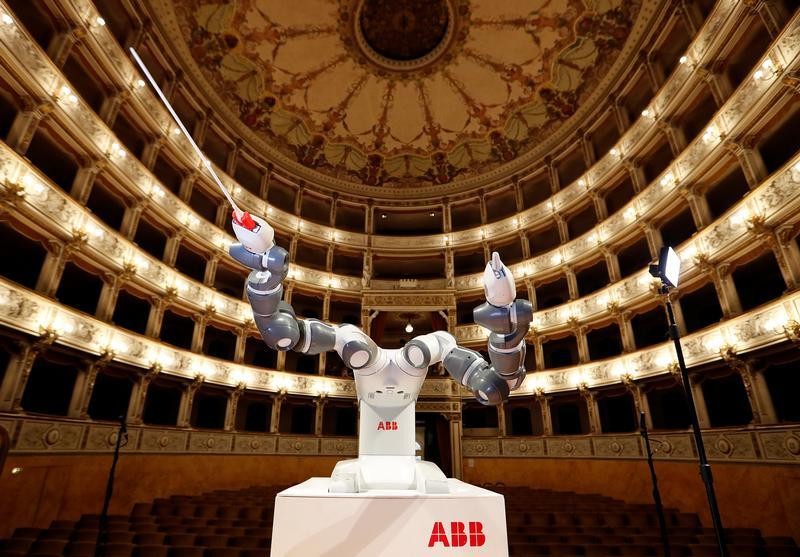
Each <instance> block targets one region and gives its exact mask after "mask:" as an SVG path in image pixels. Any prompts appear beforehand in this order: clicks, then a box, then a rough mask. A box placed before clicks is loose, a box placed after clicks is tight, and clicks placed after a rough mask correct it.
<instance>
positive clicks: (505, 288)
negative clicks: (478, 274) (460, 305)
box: [483, 252, 517, 307]
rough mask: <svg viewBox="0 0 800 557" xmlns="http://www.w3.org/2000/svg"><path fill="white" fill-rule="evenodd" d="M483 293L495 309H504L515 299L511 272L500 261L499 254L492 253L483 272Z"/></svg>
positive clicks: (515, 290) (515, 291)
mask: <svg viewBox="0 0 800 557" xmlns="http://www.w3.org/2000/svg"><path fill="white" fill-rule="evenodd" d="M483 291H484V292H485V294H486V301H487V302H489V303H490V304H492V305H493V306H495V307H505V306H508V305H509V304H511V303H512V302H513V301H514V298H516V297H517V289H516V287H515V286H514V277H513V276H511V271H510V270H509V269H508V267H506V266H505V265H504V264H503V262H502V261H501V260H500V254H499V253H497V252H494V253H492V259H491V260H490V261H489V262H488V263H487V264H486V269H485V270H484V271H483Z"/></svg>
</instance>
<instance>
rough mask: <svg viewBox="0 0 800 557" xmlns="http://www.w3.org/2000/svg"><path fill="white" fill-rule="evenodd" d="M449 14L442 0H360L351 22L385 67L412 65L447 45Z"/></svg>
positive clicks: (365, 47)
mask: <svg viewBox="0 0 800 557" xmlns="http://www.w3.org/2000/svg"><path fill="white" fill-rule="evenodd" d="M453 15H454V14H453V11H452V8H451V6H450V4H449V2H447V1H446V0H360V1H359V2H358V7H357V9H356V11H355V17H354V18H353V22H352V25H353V30H354V32H355V36H356V39H357V41H358V44H359V46H360V47H361V48H362V49H363V50H364V53H365V54H366V55H367V56H368V57H369V58H370V59H371V60H373V61H375V62H377V63H378V64H380V65H384V66H386V67H387V68H389V69H395V68H397V69H402V68H415V67H419V66H421V65H424V64H426V63H428V62H429V61H430V60H432V59H434V58H436V56H437V55H439V54H441V52H442V51H443V50H444V48H445V47H446V46H447V44H448V42H449V39H450V37H451V35H452V31H453V27H454V25H453V23H454V22H453V19H454V17H453Z"/></svg>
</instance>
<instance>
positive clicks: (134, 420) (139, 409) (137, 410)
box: [127, 364, 161, 425]
mask: <svg viewBox="0 0 800 557" xmlns="http://www.w3.org/2000/svg"><path fill="white" fill-rule="evenodd" d="M160 372H161V366H159V365H158V364H155V365H153V366H152V367H151V368H150V369H149V370H148V371H147V372H145V373H143V374H142V375H140V376H139V380H138V381H137V382H136V384H135V385H134V386H133V390H132V391H131V402H130V404H129V405H128V419H127V422H128V423H129V424H132V425H138V424H141V423H142V416H143V415H144V405H145V401H146V400H147V390H148V388H149V387H150V383H152V382H153V379H155V378H156V377H158V374H159V373H160Z"/></svg>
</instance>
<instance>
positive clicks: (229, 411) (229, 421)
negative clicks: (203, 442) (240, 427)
mask: <svg viewBox="0 0 800 557" xmlns="http://www.w3.org/2000/svg"><path fill="white" fill-rule="evenodd" d="M246 387H247V385H245V384H244V383H239V384H238V385H236V388H235V389H233V390H231V391H230V393H228V406H227V407H226V408H225V428H224V429H225V431H234V430H235V429H236V410H237V408H238V407H239V399H240V398H241V396H242V394H244V390H245V388H246Z"/></svg>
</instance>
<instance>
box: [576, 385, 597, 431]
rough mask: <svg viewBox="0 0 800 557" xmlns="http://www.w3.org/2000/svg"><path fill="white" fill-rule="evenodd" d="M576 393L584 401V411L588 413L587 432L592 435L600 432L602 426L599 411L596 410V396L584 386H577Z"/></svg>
mask: <svg viewBox="0 0 800 557" xmlns="http://www.w3.org/2000/svg"><path fill="white" fill-rule="evenodd" d="M578 393H579V394H580V395H581V398H582V399H583V400H584V401H585V402H586V411H587V413H588V414H589V433H591V434H593V435H596V434H598V433H602V429H603V428H602V426H601V423H600V412H599V411H598V410H597V398H596V397H595V395H594V393H592V391H591V390H589V388H588V387H586V386H580V387H578Z"/></svg>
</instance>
